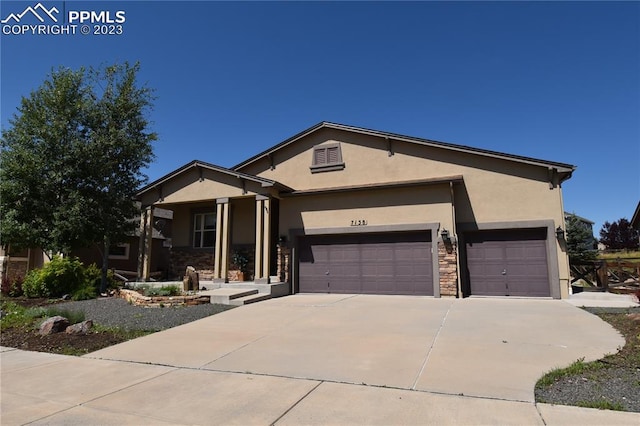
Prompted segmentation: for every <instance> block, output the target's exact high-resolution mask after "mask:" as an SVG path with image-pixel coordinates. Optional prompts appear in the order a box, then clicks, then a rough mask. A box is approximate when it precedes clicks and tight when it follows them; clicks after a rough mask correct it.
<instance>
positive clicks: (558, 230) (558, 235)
mask: <svg viewBox="0 0 640 426" xmlns="http://www.w3.org/2000/svg"><path fill="white" fill-rule="evenodd" d="M556 238H557V239H558V240H560V241H562V240H564V229H562V228H561V227H560V226H558V227H557V228H556Z"/></svg>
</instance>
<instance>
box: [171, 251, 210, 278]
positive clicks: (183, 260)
mask: <svg viewBox="0 0 640 426" xmlns="http://www.w3.org/2000/svg"><path fill="white" fill-rule="evenodd" d="M170 259H171V268H170V271H169V275H170V277H172V278H173V279H182V277H183V276H184V274H185V272H186V270H187V266H193V267H194V268H195V269H196V271H198V273H199V274H200V276H199V278H200V281H202V280H211V279H212V278H213V249H211V250H210V251H208V250H197V249H192V248H189V247H173V248H172V249H171V253H170Z"/></svg>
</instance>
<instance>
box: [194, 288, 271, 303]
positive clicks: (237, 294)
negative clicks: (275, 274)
mask: <svg viewBox="0 0 640 426" xmlns="http://www.w3.org/2000/svg"><path fill="white" fill-rule="evenodd" d="M201 293H203V294H206V295H208V296H211V303H217V304H221V305H229V304H230V303H231V301H232V300H234V299H239V298H241V297H245V296H251V295H254V294H258V290H256V289H235V288H218V289H215V290H211V291H206V292H201Z"/></svg>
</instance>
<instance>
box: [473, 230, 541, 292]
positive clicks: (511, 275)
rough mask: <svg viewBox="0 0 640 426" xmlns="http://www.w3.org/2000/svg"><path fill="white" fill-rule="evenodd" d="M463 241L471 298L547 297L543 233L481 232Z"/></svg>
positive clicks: (522, 231) (521, 231)
mask: <svg viewBox="0 0 640 426" xmlns="http://www.w3.org/2000/svg"><path fill="white" fill-rule="evenodd" d="M465 237H466V238H467V244H466V256H467V271H468V279H469V287H470V291H471V294H472V295H484V296H535V297H538V296H550V287H549V276H548V268H547V253H546V230H544V229H527V230H523V229H519V230H500V231H481V232H475V233H470V234H469V235H465Z"/></svg>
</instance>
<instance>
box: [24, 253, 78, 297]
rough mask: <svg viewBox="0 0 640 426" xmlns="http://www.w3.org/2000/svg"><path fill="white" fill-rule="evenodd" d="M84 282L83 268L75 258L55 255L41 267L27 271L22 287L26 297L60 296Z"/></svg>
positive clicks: (70, 291) (74, 289)
mask: <svg viewBox="0 0 640 426" xmlns="http://www.w3.org/2000/svg"><path fill="white" fill-rule="evenodd" d="M85 282H86V281H85V268H84V266H83V265H82V263H81V262H80V261H79V260H78V259H77V258H68V257H64V258H63V257H60V256H55V257H54V258H53V259H51V262H49V263H47V264H45V265H44V267H43V268H41V269H34V270H32V271H29V273H28V274H27V277H26V278H25V280H24V283H23V285H22V289H23V291H24V295H25V296H27V297H61V296H62V295H65V294H72V293H73V292H74V291H76V290H77V289H79V288H81V287H83V286H84V284H85Z"/></svg>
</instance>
